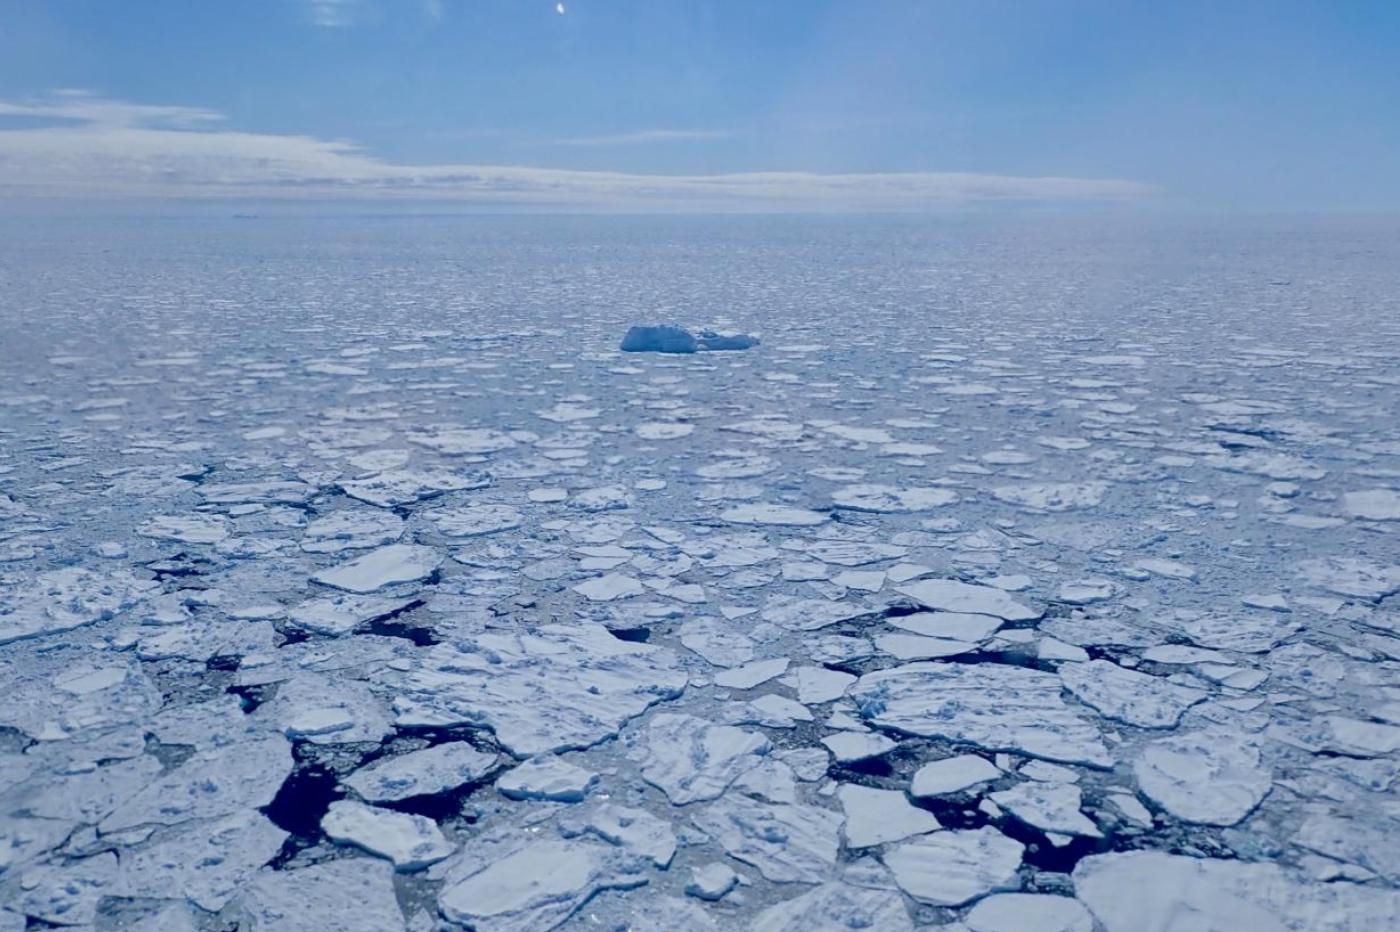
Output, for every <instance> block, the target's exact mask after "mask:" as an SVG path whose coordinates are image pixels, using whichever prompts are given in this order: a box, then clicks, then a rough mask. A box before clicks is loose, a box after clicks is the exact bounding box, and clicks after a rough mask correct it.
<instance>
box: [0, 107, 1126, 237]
mask: <svg viewBox="0 0 1400 932" xmlns="http://www.w3.org/2000/svg"><path fill="white" fill-rule="evenodd" d="M6 115H12V116H29V117H47V118H50V119H54V120H58V121H60V125H52V126H43V127H39V128H21V129H8V130H7V129H3V126H4V119H3V118H4V116H6ZM220 120H221V116H220V114H218V113H215V112H213V111H209V110H204V109H200V108H192V107H164V106H147V105H141V104H131V103H126V102H122V101H112V100H104V99H101V98H98V97H96V96H94V95H92V94H88V93H85V92H67V93H63V94H55V95H53V96H51V97H49V98H45V99H44V100H41V101H27V102H6V101H0V195H10V196H15V195H25V196H68V197H83V196H89V197H90V196H148V197H149V196H154V197H228V196H241V197H335V198H366V199H387V198H399V199H420V200H428V199H431V200H437V201H458V202H479V203H513V204H539V205H549V206H609V207H624V208H625V207H637V208H653V207H654V208H665V209H685V208H690V209H700V208H710V207H752V208H755V209H873V210H884V209H918V208H921V207H930V206H936V205H940V204H949V203H964V202H987V201H1061V202H1063V201H1084V200H1131V199H1135V198H1141V197H1144V196H1147V195H1150V194H1152V193H1153V191H1152V189H1151V188H1150V187H1148V186H1146V185H1142V184H1139V183H1137V182H1132V181H1116V180H1097V179H1077V178H1032V177H1015V176H1004V175H980V174H969V173H951V172H905V173H883V174H881V173H876V174H814V173H808V172H750V173H736V174H724V175H643V174H627V173H621V172H598V171H571V170H563V169H547V168H526V167H518V166H483V165H396V164H393V163H390V162H386V161H383V160H381V159H378V158H375V157H373V156H371V155H369V154H367V153H365V152H364V151H363V150H361V149H360V148H358V147H357V146H355V145H353V144H352V143H348V142H343V141H330V140H323V139H316V138H313V137H310V136H289V135H273V134H267V133H245V132H235V131H232V130H226V129H223V128H221V126H220Z"/></svg>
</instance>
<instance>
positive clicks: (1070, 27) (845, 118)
mask: <svg viewBox="0 0 1400 932" xmlns="http://www.w3.org/2000/svg"><path fill="white" fill-rule="evenodd" d="M565 2H566V6H565V10H564V12H563V13H560V12H558V10H557V8H556V5H555V3H554V2H536V0H240V2H239V3H236V4H225V3H212V2H211V3H206V2H189V0H132V2H129V3H114V2H111V0H0V24H3V25H0V192H3V191H8V192H10V193H42V194H58V193H77V194H90V193H103V194H110V193H120V192H122V191H130V192H133V193H142V194H155V195H162V194H169V195H172V196H181V195H208V194H217V193H221V192H222V193H227V192H229V191H234V192H238V193H249V194H268V193H283V194H285V193H304V194H308V195H315V196H323V195H335V196H354V197H361V196H375V197H406V196H407V197H429V198H435V197H454V198H455V197H460V198H465V199H473V198H482V197H485V198H507V199H509V198H514V197H524V198H539V199H548V198H549V197H551V196H558V197H562V198H570V197H577V198H582V199H584V200H599V201H605V200H608V199H612V198H620V199H623V200H639V201H645V200H655V201H657V202H658V203H661V202H666V203H683V202H690V201H696V202H708V201H710V200H715V201H725V200H731V199H733V200H745V199H751V200H757V201H758V202H761V203H787V204H801V203H805V202H807V201H814V202H823V203H826V202H829V203H832V204H837V205H841V204H850V205H853V206H865V205H866V204H867V203H869V204H874V205H875V206H884V205H892V206H898V205H899V204H901V203H910V204H914V205H916V206H917V205H920V204H924V203H929V202H938V203H942V202H944V201H946V200H955V201H962V200H981V199H988V198H994V199H995V198H1000V199H1011V200H1017V201H1019V200H1026V199H1029V200H1037V199H1047V198H1048V199H1052V200H1060V199H1086V198H1087V199H1109V200H1114V201H1122V200H1128V201H1133V202H1143V203H1146V202H1152V203H1172V204H1183V205H1195V206H1205V207H1221V208H1249V209H1255V208H1290V209H1292V208H1348V209H1355V208H1364V209H1396V208H1400V168H1397V165H1400V2H1395V0H1389V2H1345V0H1336V2H1312V3H1301V2H1289V0H1275V2H1267V3H1266V2H1250V0H1228V2H1222V0H1216V2H1211V3H1199V2H1174V3H1165V2H1164V3H1146V2H1129V0H1118V2H1075V0H1059V2H1039V0H1016V2H1004V0H981V2H952V0H923V2H915V0H909V2H885V0H847V2H821V0H808V2H790V0H721V2H679V0H675V2H672V0H645V2H633V0H565ZM162 108H164V109H162ZM194 137H199V138H194ZM259 166H262V168H261V169H260V168H259ZM482 166H491V167H493V170H491V171H482V170H481V167H482ZM260 170H261V171H262V172H263V174H262V175H259V171H260ZM599 173H607V174H599ZM753 173H769V174H767V175H755V174H753ZM810 173H815V174H810ZM832 173H835V174H839V175H842V176H844V178H845V179H846V180H845V181H843V182H841V183H839V184H837V183H834V182H833V181H832V180H831V179H826V178H823V177H819V176H821V175H827V174H832ZM5 175H9V178H8V179H7V178H6V177H5ZM658 175H660V176H684V177H685V178H688V179H691V180H690V181H688V182H685V183H684V184H681V183H679V182H672V181H668V180H666V179H665V178H662V179H657V178H654V177H653V176H658ZM715 175H720V176H727V177H728V176H736V175H737V176H741V177H739V178H737V179H736V178H733V177H729V178H728V180H724V181H714V180H705V179H708V178H709V176H715ZM1047 176H1048V177H1051V178H1053V179H1059V181H1057V182H1055V183H1036V182H1033V181H1032V179H1042V178H1046V177H1047ZM872 178H873V179H875V180H871V179H872ZM551 192H553V194H551Z"/></svg>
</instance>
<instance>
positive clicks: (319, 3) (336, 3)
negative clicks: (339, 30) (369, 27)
mask: <svg viewBox="0 0 1400 932" xmlns="http://www.w3.org/2000/svg"><path fill="white" fill-rule="evenodd" d="M306 8H307V13H308V14H309V15H310V16H311V22H313V23H315V24H316V25H317V26H331V27H338V26H353V25H355V23H357V22H358V21H359V18H360V12H361V11H360V0H306Z"/></svg>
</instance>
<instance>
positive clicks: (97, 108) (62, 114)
mask: <svg viewBox="0 0 1400 932" xmlns="http://www.w3.org/2000/svg"><path fill="white" fill-rule="evenodd" d="M6 116H27V117H40V118H47V119H50V120H55V121H72V122H76V123H90V124H94V125H96V126H102V127H113V126H151V127H169V128H176V129H194V128H199V127H205V126H209V125H210V124H213V123H218V122H219V121H221V120H223V118H224V117H223V114H221V113H217V112H215V111H213V110H205V109H204V108H202V107H172V106H151V105H148V104H131V103H126V102H125V101H120V100H106V99H104V98H101V97H98V96H97V95H95V94H93V93H92V92H91V91H86V90H82V89H80V88H63V89H61V90H57V91H54V92H52V93H51V94H50V95H49V96H48V97H44V98H40V99H37V100H20V101H7V100H0V117H6Z"/></svg>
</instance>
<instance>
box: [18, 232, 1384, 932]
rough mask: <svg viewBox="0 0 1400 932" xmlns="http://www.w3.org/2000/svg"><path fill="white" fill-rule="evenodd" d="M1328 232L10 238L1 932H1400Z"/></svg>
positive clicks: (1369, 391)
mask: <svg viewBox="0 0 1400 932" xmlns="http://www.w3.org/2000/svg"><path fill="white" fill-rule="evenodd" d="M1306 222H1307V221H1306V220H1304V219H1299V218H1292V219H1290V220H1289V221H1288V224H1284V225H1282V226H1279V225H1273V226H1270V225H1269V224H1270V222H1269V221H1263V220H1260V221H1257V222H1256V221H1251V222H1250V223H1240V224H1238V225H1224V224H1219V223H1215V222H1210V223H1207V222H1204V221H1197V220H1193V219H1190V218H1180V217H1178V218H1174V219H1173V222H1171V223H1166V224H1153V223H1149V222H1146V221H1144V222H1143V223H1140V224H1139V223H1135V224H1133V225H1132V226H1131V227H1128V226H1121V225H1114V224H1112V223H1110V222H1109V221H1107V220H1105V219H1103V218H1101V217H1099V216H1098V215H1097V213H1096V214H1094V215H1093V216H1084V217H1076V218H1074V219H1073V221H1072V222H1071V221H1070V220H1068V219H1064V218H1056V219H1055V220H1054V222H1053V223H1052V222H1051V221H1050V219H1049V218H1045V219H1044V220H1043V221H1042V220H1041V219H1036V218H1030V217H1026V216H1019V217H1018V218H1017V220H1016V222H1014V223H1013V222H1008V221H1007V219H1006V218H1005V217H1003V216H1001V215H996V216H990V215H989V216H982V217H959V218H958V220H957V223H956V224H955V227H956V230H955V232H956V235H951V234H950V230H953V229H954V228H953V227H949V226H948V223H949V221H948V220H947V218H943V219H936V218H920V217H913V216H910V217H900V218H897V219H894V218H892V219H880V218H875V217H866V218H861V219H860V220H859V221H857V220H855V219H853V218H843V217H839V216H832V217H823V218H820V219H813V218H805V217H803V218H799V217H786V218H772V217H757V216H754V217H742V218H740V217H725V218H697V217H684V218H681V217H672V218H666V217H647V218H640V217H637V218H632V217H622V216H615V217H607V218H602V217H583V216H577V217H570V218H568V219H567V221H564V220H561V219H560V218H550V217H543V216H541V217H534V216H529V217H527V216H521V217H516V218H509V221H508V222H506V220H505V218H483V217H446V216H443V217H437V218H434V219H433V220H432V221H431V222H421V220H419V219H406V218H396V219H393V220H389V219H385V218H375V217H355V218H350V217H346V216H336V217H329V216H328V217H326V218H323V219H310V218H305V217H300V216H288V217H286V218H285V219H279V220H278V221H277V222H276V223H267V224H259V225H256V226H253V225H245V226H240V227H239V228H238V229H237V230H234V229H232V228H227V229H226V228H225V225H224V223H225V222H224V221H221V220H219V219H217V218H216V217H214V216H213V215H212V214H210V215H209V216H208V217H207V218H205V219H202V220H201V221H200V222H199V223H190V222H188V221H181V222H179V223H175V222H173V221H169V222H166V221H152V222H150V223H142V224H133V223H130V222H123V223H120V224H117V223H115V222H114V221H102V222H97V221H91V222H87V221H85V222H82V223H79V222H77V221H76V220H73V221H67V220H60V219H57V218H54V219H51V220H46V221H44V224H49V226H44V225H43V224H39V225H29V224H25V225H15V224H10V225H0V255H4V256H5V257H6V261H5V263H4V287H5V299H6V300H5V301H3V302H0V695H3V697H4V701H3V702H0V930H5V932H8V930H12V929H13V930H19V929H37V928H69V929H92V930H116V929H152V930H172V932H173V930H181V932H214V930H231V929H235V928H236V929H239V930H260V932H261V930H279V932H281V930H288V932H300V930H305V932H312V930H314V932H326V930H343V932H360V930H369V932H381V930H400V932H427V930H443V932H447V930H453V929H473V930H519V932H526V930H528V932H541V930H549V929H567V930H582V929H607V930H639V932H640V930H663V929H664V930H666V932H671V930H678V929H684V930H692V929H693V930H700V932H704V930H721V929H724V930H728V929H755V930H760V932H799V930H800V932H807V930H852V929H879V930H886V929H888V930H896V932H898V930H912V929H914V928H940V929H947V930H949V932H1032V930H1033V932H1042V930H1046V932H1049V930H1057V932H1183V930H1186V929H1192V930H1196V929H1199V930H1206V929H1210V930H1230V932H1252V930H1256V929H1257V930H1294V932H1301V930H1324V932H1351V930H1368V932H1369V930H1382V929H1394V928H1400V887H1398V886H1397V885H1400V807H1397V805H1396V802H1395V800H1396V792H1397V788H1398V787H1397V773H1400V769H1397V766H1398V765H1400V675H1398V672H1400V604H1397V598H1400V543H1397V540H1398V539H1397V536H1396V535H1397V534H1400V521H1397V520H1396V519H1397V515H1400V510H1397V502H1398V501H1400V499H1397V495H1400V492H1397V490H1398V489H1400V436H1397V430H1400V422H1398V421H1397V418H1396V416H1395V412H1396V411H1400V370H1397V365H1396V362H1395V359H1396V353H1395V352H1394V351H1393V348H1392V345H1393V344H1394V343H1395V342H1396V340H1397V339H1400V329H1397V324H1396V321H1397V320H1400V307H1397V305H1396V299H1395V275H1394V272H1393V270H1394V269H1396V268H1400V238H1397V237H1394V236H1383V235H1380V234H1378V233H1376V232H1375V230H1376V229H1378V228H1370V227H1348V226H1347V224H1346V222H1345V221H1344V220H1336V221H1334V222H1333V223H1331V224H1330V225H1323V226H1318V227H1315V228H1313V227H1308V228H1304V227H1302V226H1300V225H1301V224H1305V223H1306ZM1289 224H1292V225H1291V226H1290V225H1289ZM1300 231H1301V232H1300ZM711 309H724V313H726V314H727V315H728V316H719V314H716V313H713V312H712V310H711ZM643 314H647V315H655V316H656V317H661V318H664V319H679V320H682V321H687V320H688V321H706V322H708V323H707V324H706V325H705V326H700V327H685V328H682V327H679V326H674V325H657V326H650V325H643V326H634V324H635V323H636V319H637V316H638V315H643ZM629 328H630V329H629ZM759 330H761V331H762V333H763V334H764V340H763V343H762V344H761V345H759V344H758V342H757V339H756V338H752V337H749V336H747V334H748V333H751V332H755V331H759ZM623 333H626V337H625V338H624V340H623V343H622V345H621V346H619V344H618V337H619V335H621V334H623ZM744 349H747V350H748V351H747V352H724V351H725V350H744Z"/></svg>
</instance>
